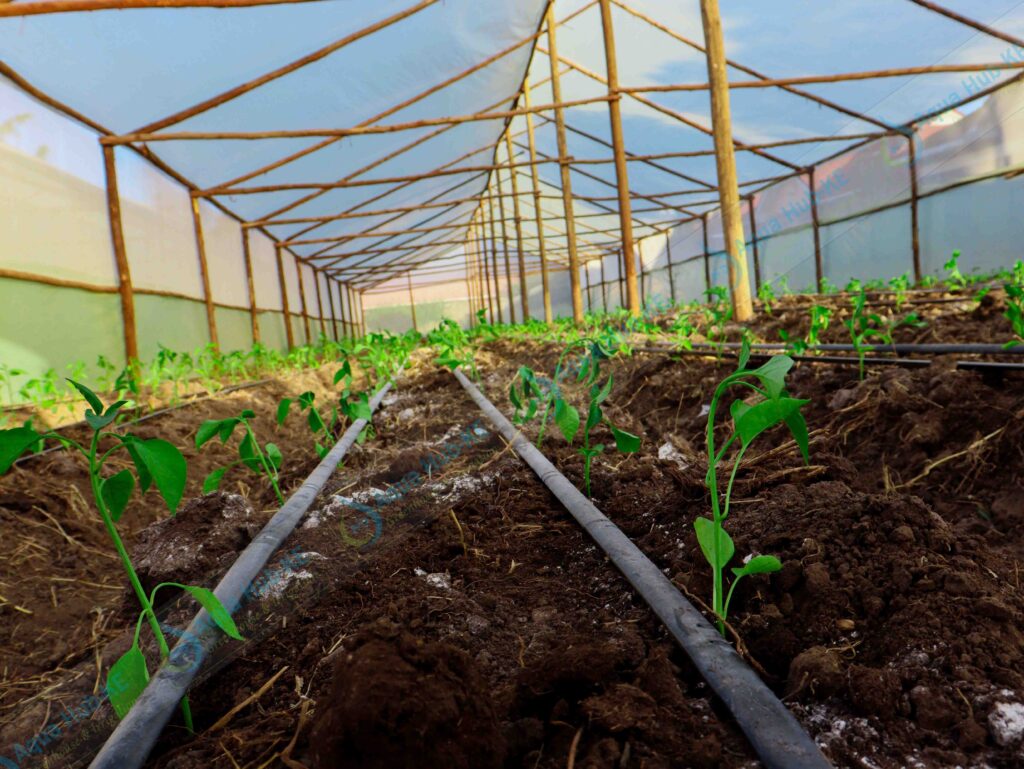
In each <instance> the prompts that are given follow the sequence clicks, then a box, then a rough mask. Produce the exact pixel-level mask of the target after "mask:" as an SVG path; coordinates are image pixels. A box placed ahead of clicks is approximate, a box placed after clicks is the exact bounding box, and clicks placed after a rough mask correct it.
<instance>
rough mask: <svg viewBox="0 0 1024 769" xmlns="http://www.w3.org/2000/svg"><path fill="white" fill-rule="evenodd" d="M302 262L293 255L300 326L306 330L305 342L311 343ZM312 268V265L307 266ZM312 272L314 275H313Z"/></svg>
mask: <svg viewBox="0 0 1024 769" xmlns="http://www.w3.org/2000/svg"><path fill="white" fill-rule="evenodd" d="M302 267H303V265H302V262H300V261H299V259H298V257H295V272H296V274H297V275H298V276H299V301H300V302H302V326H303V328H304V329H305V332H306V344H312V343H313V337H312V335H311V333H310V330H309V307H308V305H307V304H306V281H305V279H304V278H303V277H302ZM309 269H310V270H312V267H310V268H309ZM315 275H316V274H315V273H314V277H315Z"/></svg>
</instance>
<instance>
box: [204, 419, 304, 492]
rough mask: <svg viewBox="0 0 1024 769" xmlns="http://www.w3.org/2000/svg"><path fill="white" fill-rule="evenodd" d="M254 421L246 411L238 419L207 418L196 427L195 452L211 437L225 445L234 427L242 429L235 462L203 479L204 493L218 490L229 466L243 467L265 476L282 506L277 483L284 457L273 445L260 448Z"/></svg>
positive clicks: (279, 488) (269, 444)
mask: <svg viewBox="0 0 1024 769" xmlns="http://www.w3.org/2000/svg"><path fill="white" fill-rule="evenodd" d="M255 418H256V414H255V413H254V412H253V411H252V410H250V409H246V410H245V411H243V412H242V413H241V414H240V415H239V416H237V417H231V418H229V419H208V420H207V421H205V422H203V424H202V425H200V426H199V431H198V432H197V433H196V448H197V449H201V448H202V447H203V445H204V444H206V443H207V442H209V441H210V440H212V439H213V438H220V442H221V443H223V444H225V445H226V444H227V442H228V439H229V438H231V436H232V434H233V433H234V432H235V428H236V427H238V426H239V425H241V426H242V431H243V435H242V439H241V441H239V444H238V459H236V460H235V461H234V462H231V463H230V464H228V465H225V466H224V467H219V468H217V469H216V470H214V471H213V472H212V473H210V474H209V475H208V476H206V479H205V480H204V481H203V493H204V494H209V493H210V492H212V491H216V490H217V489H219V488H220V484H221V481H223V480H224V474H225V473H227V471H228V470H230V469H231V468H232V467H235V466H236V465H244V466H245V467H247V468H249V469H250V470H251V471H252V472H254V473H256V474H257V475H264V476H266V477H267V480H268V481H270V485H271V486H272V487H273V489H274V494H276V495H277V500H278V502H280V503H281V504H282V505H283V504H284V495H283V494H282V493H281V487H280V485H279V483H278V478H279V474H280V471H281V465H282V464H283V462H284V458H283V457H282V456H281V450H280V449H279V448H278V447H277V446H276V445H275V444H273V443H268V444H266V446H264V447H262V448H261V447H260V442H259V440H258V439H257V438H256V433H255V432H254V431H253V429H252V424H251V423H250V421H249V420H251V419H255Z"/></svg>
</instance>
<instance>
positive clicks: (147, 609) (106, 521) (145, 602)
mask: <svg viewBox="0 0 1024 769" xmlns="http://www.w3.org/2000/svg"><path fill="white" fill-rule="evenodd" d="M99 442H100V431H99V430H97V431H95V432H94V433H93V436H92V443H91V444H90V446H89V452H88V454H87V458H88V460H89V481H90V483H91V484H92V495H93V499H94V500H95V502H96V507H97V508H98V509H99V511H100V518H102V519H103V525H104V526H105V527H106V529H107V534H109V535H110V539H111V541H113V543H114V549H115V550H117V555H118V557H119V558H120V559H121V565H122V566H123V567H124V570H125V573H126V574H127V575H128V581H129V582H130V583H131V586H132V590H134V591H135V597H136V598H138V600H139V603H140V604H141V605H142V610H143V612H144V613H145V615H146V617H147V619H148V621H149V627H150V629H151V630H152V631H153V635H154V636H156V641H157V644H158V645H159V647H160V656H161V658H162V659H167V657H169V656H170V653H171V650H170V647H169V646H168V645H167V639H166V638H164V633H163V631H162V630H161V629H160V623H159V621H157V618H156V612H154V611H153V605H152V604H151V603H150V601H149V596H147V595H146V591H145V590H143V588H142V583H141V582H140V581H139V576H138V575H137V574H136V573H135V568H134V567H133V566H132V560H131V557H130V556H129V555H128V551H127V549H126V548H125V546H124V542H123V541H122V540H121V535H120V534H118V531H117V526H115V525H114V521H113V519H112V518H111V517H110V511H109V510H107V506H106V504H105V503H104V502H103V494H102V493H101V489H100V468H101V467H102V466H103V464H102V462H100V461H97V459H96V452H97V449H98V448H99ZM181 714H182V716H183V717H184V719H185V727H186V728H187V729H188V730H189V732H193V731H194V729H193V727H192V710H191V708H190V707H189V703H188V697H183V698H182V700H181Z"/></svg>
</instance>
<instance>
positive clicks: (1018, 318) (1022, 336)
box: [1003, 262, 1024, 347]
mask: <svg viewBox="0 0 1024 769" xmlns="http://www.w3.org/2000/svg"><path fill="white" fill-rule="evenodd" d="M1018 264H1019V262H1018ZM1005 288H1006V312H1005V313H1003V315H1004V317H1006V319H1007V320H1009V321H1010V325H1011V326H1012V327H1013V336H1014V338H1013V339H1011V340H1010V341H1009V342H1007V343H1006V344H1005V345H1003V346H1004V347H1015V346H1017V345H1019V344H1024V288H1022V287H1021V286H1019V285H1017V284H1016V283H1007V284H1006V285H1005Z"/></svg>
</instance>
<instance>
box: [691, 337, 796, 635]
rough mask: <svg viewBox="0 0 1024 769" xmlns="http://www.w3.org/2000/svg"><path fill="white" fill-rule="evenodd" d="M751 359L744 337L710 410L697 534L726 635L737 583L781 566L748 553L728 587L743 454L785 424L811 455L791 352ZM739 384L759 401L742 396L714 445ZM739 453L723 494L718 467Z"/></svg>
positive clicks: (713, 606)
mask: <svg viewBox="0 0 1024 769" xmlns="http://www.w3.org/2000/svg"><path fill="white" fill-rule="evenodd" d="M749 360H750V345H749V344H747V343H746V341H744V343H743V347H742V350H741V352H740V356H739V366H738V367H737V369H736V371H734V372H733V373H732V374H730V375H729V376H727V377H726V378H725V379H723V380H722V381H721V382H720V383H719V385H718V387H716V388H715V392H714V395H713V396H712V398H711V405H710V408H709V411H708V425H707V433H706V436H707V449H708V472H707V476H706V479H705V482H706V483H707V486H708V490H709V492H710V495H711V518H705V517H703V516H701V517H699V518H697V519H696V520H695V521H694V522H693V528H694V532H695V533H696V535H697V543H698V544H699V545H700V549H701V552H702V553H703V554H704V557H705V558H706V559H707V562H708V564H709V565H710V566H711V572H712V591H711V609H712V611H713V612H714V614H715V618H716V620H717V623H718V629H719V631H720V632H721V633H723V635H724V633H725V622H726V621H727V619H728V616H729V604H730V602H731V600H732V596H733V593H734V591H735V590H736V585H737V584H739V582H740V580H741V579H742V578H743V577H746V576H749V575H752V574H768V573H771V572H775V571H778V570H779V569H781V568H782V564H781V563H780V562H779V559H778V558H776V557H774V556H771V555H754V556H752V557H748V558H747V559H746V560H745V561H744V563H743V566H741V567H738V568H733V569H732V574H733V579H732V584H731V585H730V586H729V589H728V592H726V591H725V588H726V583H725V569H726V567H727V566H728V565H729V562H730V561H731V560H732V558H733V556H734V555H735V554H736V546H735V544H734V543H733V541H732V537H731V536H730V535H729V532H727V531H726V530H725V521H726V519H727V518H728V517H729V506H730V503H731V501H732V490H733V484H734V482H735V480H736V473H737V471H738V470H739V468H740V464H741V463H742V461H743V457H744V455H745V454H746V452H747V449H748V448H750V445H751V444H752V443H753V442H754V440H755V439H756V438H757V437H758V436H759V435H761V434H762V433H763V432H765V431H766V430H768V429H770V428H772V427H774V426H775V425H780V424H785V425H786V426H787V427H788V428H789V431H790V432H791V433H792V435H793V439H794V440H795V441H796V444H797V446H798V447H799V448H800V453H801V454H802V455H803V458H804V461H805V462H807V461H808V459H809V455H808V436H807V424H806V422H805V421H804V418H803V415H802V414H801V413H800V408H801V406H803V405H804V404H805V403H808V402H809V401H806V400H801V399H798V398H791V397H790V396H789V395H788V393H787V392H786V381H785V380H786V374H787V373H788V372H789V370H790V368H792V367H793V360H792V358H790V357H789V356H787V355H775V356H773V357H772V358H770V359H769V360H768V361H767V362H766V363H765V364H764V365H762V366H761V367H759V368H756V369H752V370H747V362H748V361H749ZM734 387H742V388H745V389H746V390H750V391H753V393H754V395H755V400H754V401H753V402H751V403H748V402H745V401H743V400H742V399H739V398H737V399H736V400H734V401H733V402H732V404H731V406H730V409H729V411H730V414H731V416H732V422H733V429H732V431H731V434H730V435H729V437H728V438H727V439H726V440H725V442H724V444H723V445H722V448H721V449H716V444H715V418H716V416H717V415H718V410H719V408H720V406H721V404H722V401H723V399H724V398H725V396H726V393H727V392H728V391H729V390H730V389H731V388H734ZM737 444H738V445H739V449H738V451H736V453H735V456H733V458H732V468H731V470H730V471H729V480H728V483H727V485H726V487H725V494H724V496H722V497H721V498H720V495H719V484H718V471H719V468H720V467H722V466H723V465H724V464H725V461H726V454H727V453H728V452H729V449H731V448H732V447H733V446H735V445H737Z"/></svg>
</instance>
